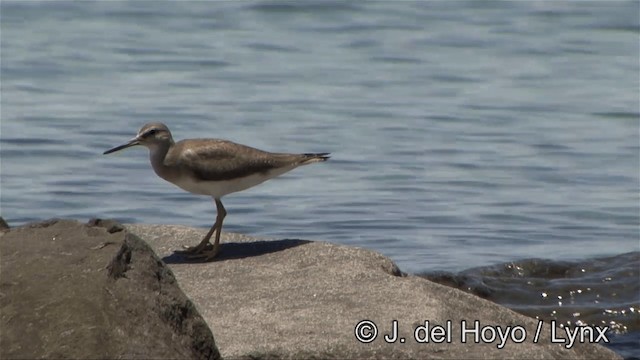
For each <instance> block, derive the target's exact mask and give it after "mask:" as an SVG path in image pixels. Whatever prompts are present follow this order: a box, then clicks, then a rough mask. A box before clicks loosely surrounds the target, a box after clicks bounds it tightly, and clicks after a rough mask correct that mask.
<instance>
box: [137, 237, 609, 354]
mask: <svg viewBox="0 0 640 360" xmlns="http://www.w3.org/2000/svg"><path fill="white" fill-rule="evenodd" d="M126 227H127V229H128V230H130V231H131V232H133V233H135V234H137V235H139V236H140V237H141V238H143V239H145V240H146V241H147V242H148V243H149V244H150V245H151V246H152V247H153V248H154V249H155V251H156V253H157V254H159V255H160V256H163V260H164V261H165V262H166V263H167V264H169V266H170V268H171V269H172V271H173V272H174V274H175V276H176V278H177V280H178V282H179V283H180V287H181V288H182V290H183V291H184V292H185V293H186V294H187V296H189V298H190V299H191V300H192V301H193V302H194V304H195V305H196V307H197V308H198V310H199V311H200V313H201V314H202V316H203V317H204V319H205V320H206V321H207V323H208V324H209V326H210V327H211V328H212V329H214V331H215V332H216V342H217V344H218V346H219V348H220V351H221V354H222V356H223V357H224V358H228V359H230V358H239V359H248V358H252V359H262V358H283V359H301V358H396V359H397V358H402V359H409V358H413V359H427V358H442V359H462V358H464V359H469V358H476V359H487V358H491V359H495V358H502V359H504V358H519V359H526V358H529V359H532V358H536V359H567V358H571V359H619V358H620V357H619V356H618V355H616V354H615V353H614V352H612V351H611V350H608V349H606V348H604V347H602V346H600V345H595V344H576V345H574V346H573V347H571V348H570V349H567V348H566V347H565V346H564V345H563V344H554V343H551V341H550V334H551V327H550V326H549V324H546V323H545V324H544V326H543V327H542V331H541V337H540V340H539V341H538V342H537V343H534V342H533V339H534V336H535V333H536V326H537V324H538V322H537V321H536V320H535V319H532V318H528V317H526V316H523V315H520V314H518V313H516V312H514V311H511V310H509V309H507V308H505V307H503V306H500V305H497V304H495V303H492V302H489V301H487V300H484V299H481V298H479V297H477V296H474V295H471V294H468V293H465V292H462V291H460V290H457V289H453V288H450V287H447V286H443V285H439V284H436V283H433V282H431V281H428V280H426V279H423V278H420V277H416V276H406V275H405V274H402V273H401V272H400V271H399V270H398V268H397V266H395V264H394V263H393V262H392V261H391V260H389V259H388V258H385V257H384V256H382V255H379V254H377V253H374V252H372V251H368V250H364V249H358V248H352V247H347V246H340V245H335V244H329V243H325V242H310V241H303V240H275V241H260V240H257V239H253V238H250V237H246V236H242V235H238V234H229V233H223V236H222V241H223V244H222V247H221V254H220V255H219V258H216V261H214V262H210V263H194V262H189V261H187V260H186V259H184V258H182V257H180V256H179V255H174V254H173V251H174V250H176V249H180V248H182V246H184V245H195V244H197V243H198V242H199V241H200V239H201V238H202V237H203V236H204V233H205V231H204V230H197V229H193V228H187V227H181V226H158V225H127V226H126ZM362 320H370V321H372V322H374V323H375V324H376V325H377V327H378V331H379V332H378V335H377V337H376V339H375V340H374V341H373V342H370V343H360V342H358V341H357V340H356V337H355V327H356V324H358V323H359V322H360V321H362ZM392 320H398V331H399V337H403V338H405V342H404V343H401V341H400V340H398V341H396V342H395V343H392V344H389V343H387V342H385V341H384V335H385V334H390V333H391V329H392ZM427 320H428V321H429V322H430V325H431V328H432V329H433V326H434V325H441V326H446V324H447V321H448V320H450V321H451V324H452V325H451V333H452V336H451V343H447V342H443V343H435V342H434V341H430V342H429V343H417V342H416V341H415V340H414V330H415V329H416V328H417V327H418V326H421V325H422V326H424V325H425V321H427ZM463 320H464V321H466V322H467V325H466V328H471V327H473V326H474V324H473V322H474V320H478V321H479V322H480V325H481V326H485V325H491V326H494V327H496V326H499V327H500V329H502V330H505V329H507V327H508V326H512V327H515V326H521V327H522V329H523V330H524V332H525V333H524V335H526V339H525V341H524V342H522V343H515V342H513V341H511V340H508V341H507V342H506V344H505V345H504V347H503V348H501V349H499V348H498V344H499V342H500V341H495V342H493V343H488V344H485V343H475V342H473V336H472V335H469V336H468V341H467V342H466V343H462V342H461V341H460V339H461V331H460V330H461V321H463ZM556 330H558V331H559V332H558V334H557V335H558V336H559V335H564V331H563V330H560V329H556ZM488 331H489V332H488V333H487V334H489V335H490V329H489V330H488ZM419 335H423V334H419ZM517 335H521V334H517ZM564 336H565V337H566V335H564Z"/></svg>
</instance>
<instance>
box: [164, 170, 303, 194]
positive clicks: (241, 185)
mask: <svg viewBox="0 0 640 360" xmlns="http://www.w3.org/2000/svg"><path fill="white" fill-rule="evenodd" d="M293 168H294V167H290V168H280V169H276V170H274V171H271V172H269V173H256V174H253V175H249V176H245V177H242V178H237V179H232V180H223V181H201V180H196V179H194V178H192V177H190V176H183V177H181V178H179V179H177V180H175V181H172V183H173V184H175V185H176V186H178V187H179V188H181V189H183V190H186V191H188V192H190V193H194V194H200V195H209V196H212V197H214V198H221V197H223V196H224V195H227V194H231V193H234V192H238V191H242V190H246V189H248V188H250V187H253V186H256V185H258V184H261V183H263V182H265V181H267V180H269V179H271V178H274V177H276V176H279V175H282V174H284V173H285V172H287V171H289V170H292V169H293Z"/></svg>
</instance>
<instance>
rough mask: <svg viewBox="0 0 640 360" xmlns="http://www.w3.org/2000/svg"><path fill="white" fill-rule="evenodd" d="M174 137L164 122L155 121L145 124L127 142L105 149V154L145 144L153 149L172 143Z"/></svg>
mask: <svg viewBox="0 0 640 360" xmlns="http://www.w3.org/2000/svg"><path fill="white" fill-rule="evenodd" d="M171 143H173V138H172V137H171V132H170V131H169V128H168V127H167V125H165V124H163V123H158V122H153V123H148V124H144V126H142V127H141V128H140V130H139V131H138V134H137V135H136V137H134V138H133V139H131V140H129V141H128V142H127V143H125V144H122V145H119V146H116V147H114V148H113V149H109V150H107V151H105V152H104V153H103V154H104V155H106V154H111V153H112V152H116V151H118V150H122V149H126V148H128V147H132V146H136V145H144V146H146V147H148V148H149V149H153V148H156V147H159V146H162V145H171Z"/></svg>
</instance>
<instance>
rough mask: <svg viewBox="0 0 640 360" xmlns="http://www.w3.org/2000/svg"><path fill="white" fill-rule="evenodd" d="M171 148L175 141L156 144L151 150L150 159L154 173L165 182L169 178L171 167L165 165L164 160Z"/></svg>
mask: <svg viewBox="0 0 640 360" xmlns="http://www.w3.org/2000/svg"><path fill="white" fill-rule="evenodd" d="M171 146H173V141H171V142H167V143H163V144H155V145H154V146H153V147H150V148H149V159H150V160H151V166H152V167H153V171H155V173H156V174H157V175H158V176H160V177H161V178H163V179H165V180H166V179H167V177H169V175H170V171H169V167H168V166H167V165H165V163H164V159H165V158H166V156H167V153H168V152H169V149H170V148H171Z"/></svg>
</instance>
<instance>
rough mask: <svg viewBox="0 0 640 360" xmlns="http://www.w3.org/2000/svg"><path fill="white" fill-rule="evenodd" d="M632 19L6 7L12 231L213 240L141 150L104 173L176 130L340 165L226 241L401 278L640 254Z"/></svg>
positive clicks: (461, 10)
mask: <svg viewBox="0 0 640 360" xmlns="http://www.w3.org/2000/svg"><path fill="white" fill-rule="evenodd" d="M639 11H640V6H639V3H638V2H637V1H629V2H610V1H604V2H591V1H590V2H580V3H578V2H551V1H538V2H484V1H477V2H458V1H455V2H444V1H442V2H435V1H434V2H426V1H422V2H404V1H403V2H366V3H361V2H346V1H335V2H332V1H305V2H267V1H254V2H249V1H244V2H231V1H229V2H153V3H150V2H145V1H131V2H99V3H98V2H49V1H47V2H35V1H24V2H11V1H2V2H1V3H0V17H1V27H2V28H1V35H0V36H1V82H0V86H1V109H0V111H1V126H0V149H1V164H0V171H1V177H0V180H1V187H0V190H1V192H0V198H1V208H0V211H1V214H0V215H1V216H3V217H4V218H5V219H6V220H7V221H8V222H9V223H10V225H12V226H13V225H20V224H23V223H26V222H29V221H35V220H42V219H46V218H51V217H69V218H77V219H81V220H86V219H88V218H90V217H101V218H115V219H118V220H121V221H123V222H140V223H162V224H183V225H191V226H199V227H209V226H210V225H211V224H212V222H213V220H214V217H215V207H214V204H213V202H212V201H211V200H209V199H207V198H205V197H198V196H195V195H191V194H187V193H184V192H182V191H181V190H179V189H178V188H175V187H174V186H173V185H171V184H168V183H165V182H163V181H162V180H161V179H159V178H157V177H156V176H155V174H154V173H153V172H152V171H151V169H150V166H149V164H148V154H147V151H146V150H145V149H143V148H137V149H136V148H134V149H128V150H126V151H123V152H121V153H116V154H113V155H109V156H103V155H101V154H102V152H103V151H104V150H106V149H108V148H110V147H112V146H115V145H118V144H121V143H123V142H125V141H127V140H128V139H130V138H131V137H133V136H134V135H135V133H136V132H137V130H138V128H139V127H140V126H141V125H142V124H144V123H145V122H149V121H162V122H165V123H166V124H167V125H169V127H170V128H171V130H172V132H173V134H174V137H175V138H176V139H183V138H190V137H218V138H225V139H230V140H233V141H236V142H240V143H244V144H248V145H251V146H254V147H258V148H262V149H265V150H270V151H279V152H332V153H333V158H332V159H331V161H330V162H328V163H323V164H314V165H312V166H308V167H304V168H301V169H297V170H295V171H293V172H291V173H289V174H287V175H284V176H282V177H281V178H278V179H275V180H271V181H269V182H267V183H265V184H263V185H261V186H259V187H256V188H253V189H251V190H248V191H245V192H242V193H238V194H233V195H230V196H228V197H226V198H224V203H225V206H226V208H227V211H228V213H229V215H228V216H227V218H226V220H225V228H224V229H225V230H226V231H233V232H241V233H245V234H249V235H254V236H259V237H269V238H305V239H318V240H326V241H331V242H335V243H340V244H347V245H355V246H360V247H365V248H368V249H372V250H376V251H379V252H381V253H383V254H385V255H387V256H389V257H391V258H392V259H393V260H395V261H396V262H397V263H398V265H399V266H400V267H401V268H402V269H403V270H404V271H407V272H429V271H461V270H464V269H467V268H470V267H479V266H490V265H493V264H496V263H501V262H508V261H516V260H521V259H526V258H532V257H537V258H543V259H548V260H551V261H585V260H588V259H591V258H594V257H597V256H610V255H619V254H622V253H626V252H630V251H638V250H640V239H639V236H640V235H639V231H640V206H639V201H640V193H639V190H640V179H639V178H640V175H639V174H640V170H639V166H640V158H639V154H640V129H639V124H640V122H639V119H640V100H639V98H640V91H639V89H640V80H639V79H640V69H639V57H640V48H639V46H640V45H639V43H638V35H639V33H640V30H639V28H640V25H639V24H640V20H639V16H638V14H639ZM636 280H637V279H630V280H629V281H636ZM632 300H633V301H639V300H636V299H632Z"/></svg>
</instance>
